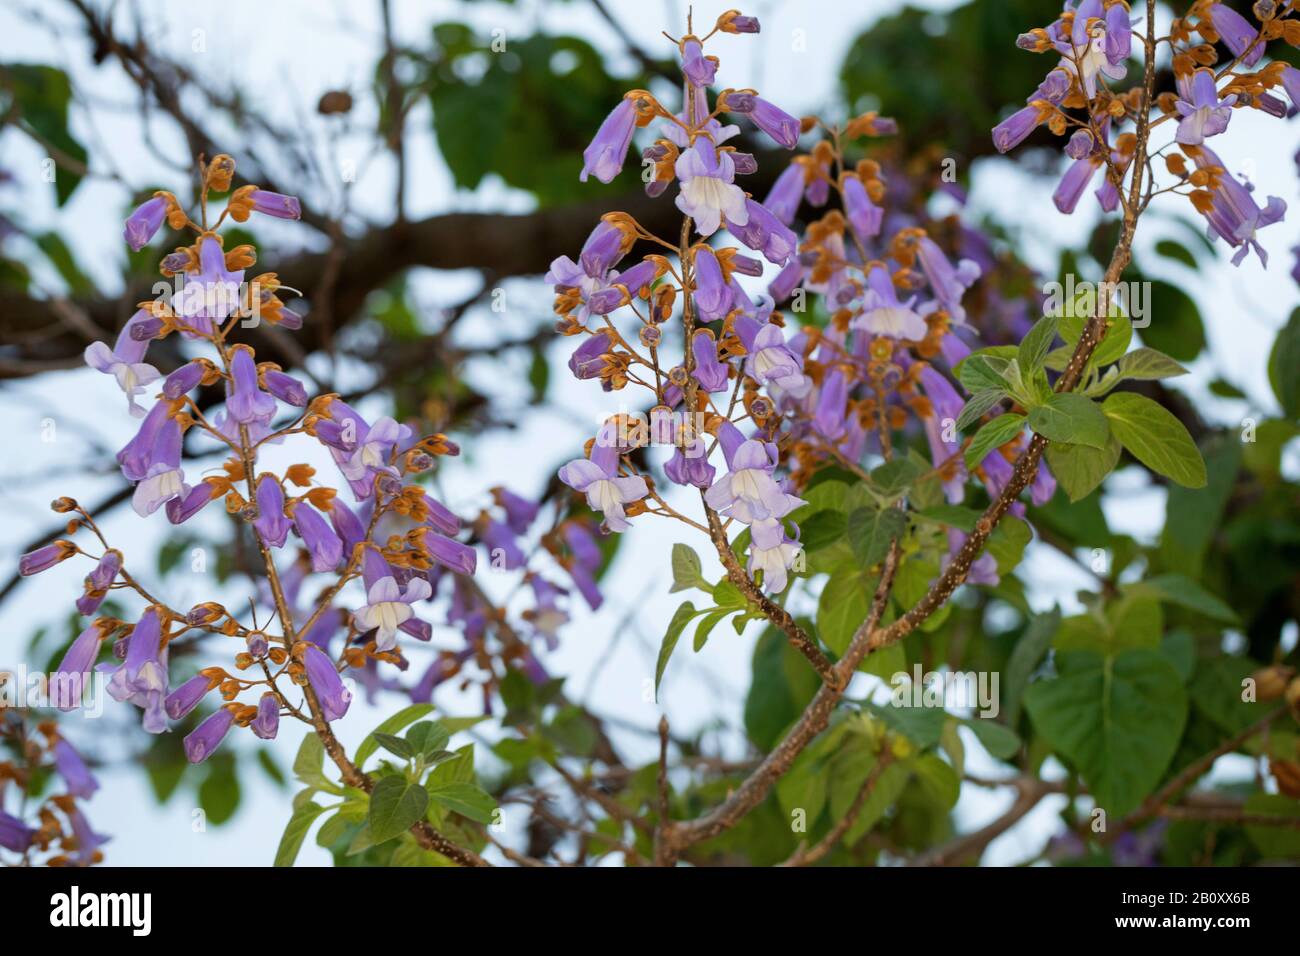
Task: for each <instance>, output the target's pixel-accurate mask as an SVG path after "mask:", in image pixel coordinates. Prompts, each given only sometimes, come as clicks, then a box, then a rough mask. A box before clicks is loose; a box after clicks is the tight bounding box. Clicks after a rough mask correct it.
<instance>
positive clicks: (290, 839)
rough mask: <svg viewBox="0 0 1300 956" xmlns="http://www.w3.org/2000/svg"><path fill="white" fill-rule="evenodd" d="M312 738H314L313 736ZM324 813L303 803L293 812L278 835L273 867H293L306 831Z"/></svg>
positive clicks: (322, 810)
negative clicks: (278, 840) (278, 842)
mask: <svg viewBox="0 0 1300 956" xmlns="http://www.w3.org/2000/svg"><path fill="white" fill-rule="evenodd" d="M312 736H313V737H314V736H315V734H313V735H312ZM324 812H325V807H322V806H321V805H320V804H318V803H304V804H303V805H302V806H300V807H298V808H297V809H296V810H294V811H293V816H291V817H289V822H288V823H287V824H286V825H285V828H284V833H282V834H281V835H280V845H279V846H278V847H277V848H276V851H275V864H274V865H275V866H293V861H294V860H296V859H298V851H299V850H301V849H302V844H303V841H304V840H305V839H307V831H308V830H310V829H311V825H312V824H313V823H315V822H316V818H317V817H319V816H320V815H321V814H322V813H324ZM335 819H337V817H336V818H335Z"/></svg>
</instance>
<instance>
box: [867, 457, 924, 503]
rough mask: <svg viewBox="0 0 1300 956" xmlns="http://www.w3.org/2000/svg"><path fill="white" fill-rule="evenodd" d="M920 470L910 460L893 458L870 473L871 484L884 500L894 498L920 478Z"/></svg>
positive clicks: (917, 465)
mask: <svg viewBox="0 0 1300 956" xmlns="http://www.w3.org/2000/svg"><path fill="white" fill-rule="evenodd" d="M922 470H923V469H922V468H921V466H920V465H919V464H917V462H916V461H915V460H914V459H912V458H895V459H894V460H893V461H887V462H885V463H884V464H883V465H881V466H880V467H878V468H876V469H875V470H874V471H872V472H871V483H872V484H873V485H874V486H875V487H876V489H877V490H878V491H879V492H880V494H881V495H883V496H884V497H886V498H896V497H898V496H899V495H901V494H902V493H903V492H905V491H907V489H908V487H909V486H910V485H911V484H912V482H914V481H916V479H917V478H919V477H920V476H921V472H922Z"/></svg>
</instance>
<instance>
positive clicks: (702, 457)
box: [664, 438, 717, 488]
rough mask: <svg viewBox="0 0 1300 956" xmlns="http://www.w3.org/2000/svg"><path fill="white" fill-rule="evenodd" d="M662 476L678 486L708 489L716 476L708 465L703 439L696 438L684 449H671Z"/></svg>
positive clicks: (679, 447)
mask: <svg viewBox="0 0 1300 956" xmlns="http://www.w3.org/2000/svg"><path fill="white" fill-rule="evenodd" d="M664 474H665V475H667V476H668V480H669V481H672V482H675V483H676V484H679V485H694V486H695V487H696V488H708V487H709V486H710V485H712V484H713V482H714V479H715V478H716V476H717V469H715V468H714V467H713V466H712V465H710V464H709V456H708V449H707V447H706V446H705V444H704V439H702V438H696V439H695V440H694V441H692V442H691V443H690V444H689V445H687V446H686V447H684V448H683V447H682V446H681V445H678V446H677V447H676V448H674V449H673V455H672V457H671V458H669V459H668V461H667V462H665V463H664Z"/></svg>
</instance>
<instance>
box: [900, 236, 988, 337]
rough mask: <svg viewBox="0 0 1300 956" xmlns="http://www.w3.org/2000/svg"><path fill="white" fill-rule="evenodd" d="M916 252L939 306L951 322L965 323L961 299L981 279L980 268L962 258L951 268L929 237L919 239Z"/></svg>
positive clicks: (941, 251) (946, 258)
mask: <svg viewBox="0 0 1300 956" xmlns="http://www.w3.org/2000/svg"><path fill="white" fill-rule="evenodd" d="M916 251H917V258H918V259H919V260H920V262H921V271H922V272H924V273H925V278H926V279H927V280H928V281H929V283H930V288H931V289H933V290H934V297H935V298H936V299H937V300H938V302H939V305H941V306H942V307H943V310H944V311H945V312H947V313H948V317H949V318H950V319H952V321H953V322H955V323H957V324H958V325H960V324H962V323H964V322H965V321H966V309H965V308H963V307H962V304H961V299H962V296H964V295H965V294H966V290H967V289H969V288H970V287H971V286H972V285H974V283H975V280H976V279H978V278H979V277H980V267H979V266H978V265H977V264H976V263H975V262H974V261H973V260H971V259H962V260H960V261H959V262H958V263H957V268H955V269H954V268H953V266H952V263H951V262H949V261H948V257H947V256H945V255H944V254H943V250H942V249H940V248H939V247H938V245H936V244H935V242H934V240H932V239H930V238H929V237H928V236H922V237H921V239H920V241H919V242H918V243H917V250H916Z"/></svg>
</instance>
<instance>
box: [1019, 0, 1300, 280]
mask: <svg viewBox="0 0 1300 956" xmlns="http://www.w3.org/2000/svg"><path fill="white" fill-rule="evenodd" d="M1294 7H1295V4H1283V3H1276V2H1272V0H1263V2H1260V3H1256V4H1255V6H1254V11H1253V12H1254V15H1255V17H1256V18H1257V20H1258V21H1259V26H1254V25H1252V24H1251V23H1250V22H1249V21H1248V20H1247V19H1246V18H1245V17H1243V16H1242V15H1241V14H1239V13H1237V12H1236V11H1235V10H1233V9H1232V8H1231V7H1227V6H1225V5H1224V4H1222V3H1221V2H1219V0H1195V2H1194V3H1192V4H1191V6H1190V8H1189V9H1188V11H1187V13H1186V14H1185V15H1184V16H1182V17H1177V18H1175V19H1174V21H1173V23H1172V25H1171V27H1170V31H1169V34H1168V35H1167V36H1163V37H1160V38H1159V39H1158V40H1157V41H1156V44H1157V45H1159V44H1167V45H1168V48H1169V55H1170V57H1171V60H1172V66H1173V74H1174V81H1175V86H1176V90H1174V91H1170V92H1165V93H1162V94H1160V95H1159V96H1158V97H1157V98H1156V102H1155V105H1156V107H1157V108H1158V110H1159V112H1160V114H1161V115H1160V116H1159V117H1158V118H1155V119H1153V120H1152V121H1151V122H1150V125H1149V131H1150V133H1151V134H1153V135H1154V134H1155V130H1156V129H1157V127H1159V126H1161V125H1163V124H1165V123H1171V124H1173V126H1172V139H1171V141H1170V142H1169V143H1168V144H1167V145H1165V146H1163V147H1161V148H1160V149H1158V150H1157V149H1151V150H1149V155H1151V156H1155V155H1158V154H1162V153H1163V154H1164V164H1165V168H1166V170H1167V171H1168V173H1169V174H1170V175H1171V176H1172V177H1173V181H1172V183H1171V184H1170V185H1168V186H1165V187H1163V188H1159V189H1156V188H1155V187H1154V186H1153V185H1152V184H1151V183H1150V181H1148V188H1147V191H1146V194H1145V198H1144V199H1143V202H1147V201H1149V200H1150V198H1151V197H1152V196H1154V195H1157V194H1159V193H1162V192H1172V193H1176V194H1178V195H1181V196H1185V197H1186V198H1187V199H1188V200H1189V201H1190V202H1191V204H1192V206H1193V207H1194V208H1195V210H1196V212H1198V213H1199V214H1200V215H1202V216H1203V217H1204V218H1205V220H1206V222H1207V224H1208V231H1209V235H1210V237H1211V238H1212V239H1221V240H1223V241H1224V242H1226V243H1227V244H1228V245H1230V246H1232V247H1233V248H1234V249H1235V250H1236V252H1235V254H1234V255H1233V258H1232V262H1233V264H1234V265H1240V264H1241V262H1242V261H1243V260H1244V259H1245V258H1246V256H1247V255H1249V254H1250V252H1251V250H1254V251H1255V252H1256V254H1257V255H1258V256H1259V258H1260V261H1261V263H1264V264H1265V265H1266V264H1267V262H1268V255H1267V253H1266V252H1265V251H1264V248H1263V247H1262V246H1261V245H1260V244H1259V241H1258V239H1257V234H1258V232H1259V230H1261V229H1263V228H1265V227H1266V226H1270V225H1272V224H1273V223H1276V222H1280V221H1281V220H1282V218H1283V216H1284V215H1285V213H1286V203H1285V202H1283V201H1282V200H1281V199H1279V198H1278V197H1276V196H1270V197H1268V198H1267V200H1266V201H1265V203H1264V205H1263V206H1261V205H1260V204H1259V203H1258V202H1256V200H1255V197H1254V195H1253V190H1254V186H1253V185H1252V184H1250V183H1249V182H1243V181H1242V180H1240V179H1238V178H1237V177H1236V176H1235V175H1233V174H1232V173H1231V172H1229V171H1228V170H1227V169H1226V168H1225V166H1224V163H1223V161H1222V160H1221V159H1220V158H1219V156H1218V155H1217V154H1216V153H1215V152H1214V151H1213V150H1212V149H1211V148H1210V147H1209V146H1208V145H1207V143H1208V141H1209V140H1211V139H1213V138H1215V137H1217V136H1221V135H1223V134H1224V133H1225V132H1227V130H1228V127H1229V125H1230V123H1231V121H1232V114H1233V112H1234V111H1235V110H1241V109H1254V110H1259V111H1261V112H1263V113H1266V114H1268V115H1270V116H1275V117H1285V116H1287V114H1288V107H1287V103H1286V101H1285V100H1283V99H1282V98H1281V97H1279V96H1278V95H1277V90H1278V88H1279V87H1280V88H1281V90H1283V91H1285V93H1286V95H1287V96H1288V97H1289V98H1290V100H1291V102H1292V104H1293V105H1294V106H1295V107H1297V108H1300V70H1297V69H1296V68H1295V67H1292V66H1290V65H1289V64H1288V63H1286V62H1285V61H1284V60H1281V59H1278V60H1274V61H1272V62H1270V63H1268V64H1266V65H1264V66H1259V64H1260V61H1261V59H1262V58H1263V56H1264V53H1265V48H1266V46H1267V44H1268V43H1269V42H1270V41H1273V40H1283V41H1284V42H1286V43H1288V44H1290V45H1291V46H1300V18H1296V17H1294V16H1291V14H1293V13H1294V12H1295V10H1294ZM1132 19H1133V18H1132V15H1131V14H1130V12H1129V9H1128V4H1127V3H1125V2H1124V0H1081V2H1079V3H1078V4H1077V5H1076V4H1075V3H1073V2H1072V0H1066V4H1065V9H1064V10H1063V11H1062V13H1061V16H1060V18H1059V19H1057V20H1056V21H1055V22H1054V23H1052V24H1051V25H1050V26H1047V27H1043V28H1039V29H1036V30H1032V31H1030V32H1028V33H1025V34H1022V35H1021V36H1020V38H1019V39H1018V40H1017V45H1018V46H1020V47H1021V48H1022V49H1026V50H1031V51H1033V52H1036V53H1050V54H1053V55H1059V57H1060V60H1059V61H1058V63H1057V65H1056V66H1054V67H1053V68H1052V69H1051V71H1050V72H1049V73H1048V74H1047V76H1046V78H1045V79H1044V80H1043V82H1042V83H1041V84H1040V85H1039V87H1038V89H1037V90H1035V91H1034V93H1032V94H1031V95H1030V96H1029V98H1028V100H1027V101H1026V105H1025V106H1024V107H1023V108H1022V109H1020V110H1018V111H1017V112H1015V113H1014V114H1012V115H1011V116H1009V117H1008V118H1007V119H1005V120H1004V121H1003V122H1001V123H999V124H998V125H997V126H996V127H995V128H994V130H993V143H994V145H995V146H996V147H997V148H998V150H999V151H1000V152H1003V153H1005V152H1007V151H1008V150H1011V149H1013V148H1015V147H1016V146H1018V145H1019V144H1020V143H1022V142H1024V140H1025V139H1026V138H1028V136H1029V135H1030V134H1031V133H1032V132H1033V131H1034V130H1035V129H1037V128H1038V127H1040V126H1046V127H1047V128H1048V129H1049V130H1050V131H1051V132H1052V133H1053V134H1054V135H1056V136H1066V135H1067V134H1069V138H1068V140H1067V142H1066V145H1065V154H1066V155H1067V156H1068V157H1069V158H1070V159H1071V160H1072V162H1071V163H1070V164H1069V166H1067V168H1066V171H1065V174H1064V175H1063V176H1062V178H1061V182H1060V185H1059V186H1058V187H1057V189H1056V192H1055V194H1054V195H1053V199H1054V201H1055V203H1056V207H1057V208H1058V209H1059V210H1061V212H1064V213H1071V212H1073V211H1074V210H1075V208H1076V207H1077V206H1078V203H1079V200H1080V199H1081V198H1082V196H1083V193H1084V191H1085V190H1086V189H1087V188H1088V186H1089V185H1090V184H1091V183H1092V182H1093V181H1094V180H1095V179H1096V178H1097V173H1098V171H1101V172H1102V173H1103V175H1102V182H1101V185H1100V187H1099V188H1098V189H1097V190H1096V192H1095V195H1096V198H1097V201H1098V203H1099V204H1100V206H1101V208H1102V209H1103V210H1104V211H1106V212H1114V211H1115V210H1116V209H1117V208H1119V207H1120V206H1121V205H1123V206H1124V207H1125V212H1126V213H1128V212H1130V210H1128V208H1127V207H1128V201H1127V200H1126V198H1125V196H1124V191H1125V183H1126V181H1127V180H1128V178H1129V176H1130V172H1131V170H1130V167H1131V165H1132V159H1133V155H1134V151H1135V148H1136V145H1137V141H1136V129H1125V126H1126V124H1127V125H1129V126H1134V127H1135V126H1136V123H1137V120H1138V117H1139V115H1140V114H1141V113H1142V111H1143V110H1145V109H1146V108H1147V104H1145V103H1144V102H1143V91H1142V86H1141V84H1140V83H1139V84H1138V85H1137V86H1135V87H1133V88H1132V89H1131V90H1129V91H1127V92H1120V91H1115V90H1112V89H1111V88H1110V87H1109V85H1108V84H1107V81H1108V80H1110V81H1119V80H1123V79H1124V78H1125V77H1126V76H1127V74H1128V59H1129V55H1130V52H1131V50H1132ZM1220 46H1222V47H1223V48H1226V55H1225V54H1224V53H1223V52H1222V51H1221V50H1220ZM1175 150H1176V151H1175ZM1189 161H1190V165H1189Z"/></svg>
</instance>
